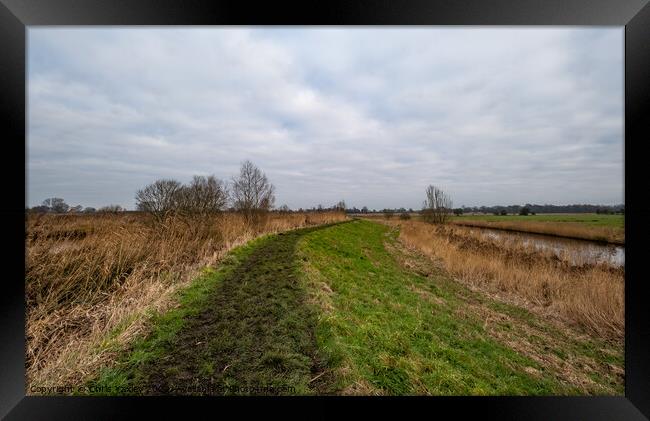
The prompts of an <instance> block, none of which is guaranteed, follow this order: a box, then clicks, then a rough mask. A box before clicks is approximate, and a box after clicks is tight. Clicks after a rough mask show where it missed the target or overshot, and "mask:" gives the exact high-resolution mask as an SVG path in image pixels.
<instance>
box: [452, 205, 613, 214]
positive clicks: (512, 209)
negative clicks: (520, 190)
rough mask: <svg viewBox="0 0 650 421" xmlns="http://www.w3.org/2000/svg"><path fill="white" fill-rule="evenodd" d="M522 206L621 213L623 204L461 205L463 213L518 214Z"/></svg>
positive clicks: (541, 210)
mask: <svg viewBox="0 0 650 421" xmlns="http://www.w3.org/2000/svg"><path fill="white" fill-rule="evenodd" d="M523 208H528V210H529V212H531V213H603V214H610V213H623V212H624V211H625V205H622V204H620V205H612V206H607V205H586V204H582V205H534V204H530V203H526V204H525V205H523V206H519V205H510V206H481V207H476V206H474V207H465V206H464V207H462V208H461V209H462V210H463V213H471V212H481V213H492V214H494V213H501V211H504V210H505V211H506V212H507V213H509V214H512V213H514V214H518V213H520V211H521V210H522V209H523Z"/></svg>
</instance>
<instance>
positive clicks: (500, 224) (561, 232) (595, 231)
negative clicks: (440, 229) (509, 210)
mask: <svg viewBox="0 0 650 421" xmlns="http://www.w3.org/2000/svg"><path fill="white" fill-rule="evenodd" d="M451 223H452V224H455V225H462V226H468V227H479V228H493V229H501V230H507V231H517V232H528V233H532V234H545V235H554V236H557V237H566V238H578V239H582V240H593V241H603V242H608V243H612V244H625V231H624V230H623V229H620V228H615V227H599V226H589V225H584V224H580V223H572V222H552V221H478V220H469V221H458V220H455V221H451Z"/></svg>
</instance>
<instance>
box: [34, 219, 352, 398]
mask: <svg viewBox="0 0 650 421" xmlns="http://www.w3.org/2000/svg"><path fill="white" fill-rule="evenodd" d="M345 218H346V217H345V215H344V214H343V213H336V212H326V213H290V214H271V215H270V216H269V217H268V218H265V220H263V221H261V222H259V223H257V224H254V225H253V224H250V223H247V222H246V220H245V218H244V217H243V216H241V215H238V214H233V213H224V214H220V215H213V216H210V217H206V218H202V219H200V218H175V219H169V220H168V221H167V222H166V223H165V224H164V225H156V224H154V223H153V221H152V220H151V218H150V217H149V216H147V215H142V214H135V213H127V214H105V215H29V216H28V218H27V230H26V231H27V233H26V245H27V266H26V275H25V282H26V284H25V290H26V302H27V326H26V341H27V345H26V353H27V355H26V371H27V393H30V389H31V387H32V386H37V387H47V386H59V385H68V384H70V385H78V384H79V383H80V382H84V381H85V380H86V379H88V378H89V377H90V376H93V375H94V374H96V373H97V371H98V370H99V369H100V368H101V367H102V366H106V365H109V364H110V363H111V362H112V361H113V360H114V358H115V357H116V355H117V353H118V351H119V350H121V349H123V348H124V347H125V346H126V345H128V344H129V343H130V342H131V341H132V340H133V339H134V338H135V337H138V336H140V335H142V334H143V333H145V332H146V329H147V321H148V320H149V318H150V316H151V314H153V313H156V312H162V311H165V310H166V309H168V308H170V307H171V306H173V305H174V302H173V297H174V294H175V292H176V291H178V290H179V289H180V288H182V287H184V286H186V285H188V283H189V282H190V281H191V279H193V278H194V277H196V276H197V275H198V274H199V272H200V269H201V268H203V267H206V266H211V265H215V264H217V262H218V261H219V260H220V259H221V258H222V257H223V256H224V255H225V254H226V253H227V252H228V251H229V250H230V249H232V248H233V247H236V246H238V245H241V244H243V243H246V242H247V241H249V240H251V239H253V238H255V237H257V236H259V235H262V234H266V233H271V232H280V231H286V230H290V229H294V228H300V227H305V226H309V225H319V224H325V223H330V222H335V221H341V220H343V219H345Z"/></svg>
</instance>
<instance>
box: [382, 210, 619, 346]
mask: <svg viewBox="0 0 650 421" xmlns="http://www.w3.org/2000/svg"><path fill="white" fill-rule="evenodd" d="M388 223H389V224H391V225H399V226H400V227H401V228H400V235H399V238H400V240H401V241H402V242H403V243H404V244H405V245H407V246H409V247H413V248H416V249H418V250H420V251H421V252H422V253H424V254H425V255H427V256H429V257H431V258H433V259H434V260H435V261H436V262H438V263H439V264H440V265H441V266H442V267H443V268H444V269H445V270H446V271H448V272H449V273H450V274H452V275H453V276H454V277H455V278H456V279H458V280H460V281H461V282H464V283H466V284H468V285H470V286H471V287H473V288H477V289H481V290H484V291H487V292H489V293H493V294H495V295H498V296H501V297H505V298H507V299H509V300H514V301H516V302H517V303H519V304H522V305H525V306H526V307H528V308H530V309H531V310H534V311H535V312H537V313H540V314H543V315H544V316H548V317H551V318H555V319H557V320H560V321H562V322H566V323H568V324H569V325H574V326H577V327H579V328H581V330H584V331H586V332H588V333H590V334H594V335H597V336H600V337H603V338H605V339H608V340H614V341H622V340H623V335H624V286H625V282H624V269H623V268H613V267H609V266H606V265H604V264H598V265H593V264H591V265H587V264H585V265H581V266H575V265H572V264H571V263H570V260H571V259H570V258H571V256H570V255H571V250H569V252H568V253H567V255H566V259H565V258H558V257H556V256H554V255H552V253H551V252H548V253H542V252H540V251H537V250H535V249H533V248H531V247H530V246H526V245H525V244H523V242H522V241H520V240H492V241H489V240H485V239H483V238H481V237H480V234H478V233H470V231H469V230H468V229H465V228H463V227H457V226H450V225H448V226H435V225H431V224H426V223H424V222H419V221H406V222H397V221H395V222H388ZM576 254H577V251H576Z"/></svg>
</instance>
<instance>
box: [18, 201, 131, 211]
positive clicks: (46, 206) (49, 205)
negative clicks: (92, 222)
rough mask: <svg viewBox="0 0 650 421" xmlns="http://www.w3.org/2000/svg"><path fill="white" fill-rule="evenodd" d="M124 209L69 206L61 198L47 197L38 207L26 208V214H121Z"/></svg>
mask: <svg viewBox="0 0 650 421" xmlns="http://www.w3.org/2000/svg"><path fill="white" fill-rule="evenodd" d="M125 210H126V209H124V208H123V207H122V206H120V205H108V206H103V207H101V208H99V209H95V208H93V207H85V208H84V207H83V206H81V205H77V206H70V205H68V204H67V203H66V202H65V200H64V199H63V198H61V197H49V198H47V199H45V200H43V202H42V203H41V204H40V205H39V206H33V207H32V208H27V211H28V212H32V213H56V214H61V213H96V212H98V213H117V212H123V211H125Z"/></svg>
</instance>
